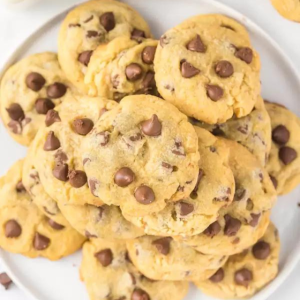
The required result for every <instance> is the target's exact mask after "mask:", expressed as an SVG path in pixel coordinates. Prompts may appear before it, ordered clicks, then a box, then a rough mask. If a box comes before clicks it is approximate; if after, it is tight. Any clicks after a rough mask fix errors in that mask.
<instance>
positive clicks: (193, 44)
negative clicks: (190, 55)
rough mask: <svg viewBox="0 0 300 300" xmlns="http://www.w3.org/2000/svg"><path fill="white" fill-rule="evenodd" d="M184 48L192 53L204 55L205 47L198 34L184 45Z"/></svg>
mask: <svg viewBox="0 0 300 300" xmlns="http://www.w3.org/2000/svg"><path fill="white" fill-rule="evenodd" d="M186 48H187V49H188V50H190V51H193V52H200V53H204V52H205V51H206V47H205V45H204V44H203V42H202V40H201V38H200V35H199V34H197V35H196V37H195V38H194V39H192V40H191V41H190V42H189V43H188V44H187V45H186Z"/></svg>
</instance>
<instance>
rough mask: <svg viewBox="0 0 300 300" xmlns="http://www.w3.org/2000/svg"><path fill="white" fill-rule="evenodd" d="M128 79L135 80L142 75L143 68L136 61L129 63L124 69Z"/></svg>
mask: <svg viewBox="0 0 300 300" xmlns="http://www.w3.org/2000/svg"><path fill="white" fill-rule="evenodd" d="M125 74H126V77H127V79H128V80H129V81H137V80H139V79H141V78H142V77H143V68H142V67H141V66H140V65H139V64H137V63H131V64H130V65H128V66H127V67H126V69H125Z"/></svg>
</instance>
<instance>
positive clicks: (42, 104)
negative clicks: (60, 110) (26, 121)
mask: <svg viewBox="0 0 300 300" xmlns="http://www.w3.org/2000/svg"><path fill="white" fill-rule="evenodd" d="M54 107H55V104H54V103H53V102H52V101H51V100H50V99H48V98H39V99H37V100H36V101H35V110H36V111H37V113H38V114H42V115H45V114H47V112H48V111H49V110H50V109H53V108H54Z"/></svg>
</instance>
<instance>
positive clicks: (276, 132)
mask: <svg viewBox="0 0 300 300" xmlns="http://www.w3.org/2000/svg"><path fill="white" fill-rule="evenodd" d="M289 139H290V132H289V130H288V129H287V128H286V127H285V126H284V125H278V126H277V127H275V128H274V129H273V130H272V140H273V142H274V143H276V144H279V145H284V144H286V143H287V142H288V141H289Z"/></svg>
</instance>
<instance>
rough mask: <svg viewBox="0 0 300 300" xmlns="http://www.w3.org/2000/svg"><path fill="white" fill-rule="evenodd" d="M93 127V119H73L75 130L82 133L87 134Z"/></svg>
mask: <svg viewBox="0 0 300 300" xmlns="http://www.w3.org/2000/svg"><path fill="white" fill-rule="evenodd" d="M93 127H94V123H93V121H92V120H91V119H88V118H83V119H76V120H74V121H73V128H74V131H75V132H76V133H78V134H80V135H87V134H88V133H89V132H90V131H91V130H92V129H93Z"/></svg>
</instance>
